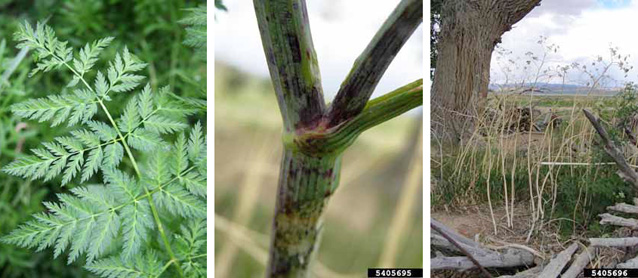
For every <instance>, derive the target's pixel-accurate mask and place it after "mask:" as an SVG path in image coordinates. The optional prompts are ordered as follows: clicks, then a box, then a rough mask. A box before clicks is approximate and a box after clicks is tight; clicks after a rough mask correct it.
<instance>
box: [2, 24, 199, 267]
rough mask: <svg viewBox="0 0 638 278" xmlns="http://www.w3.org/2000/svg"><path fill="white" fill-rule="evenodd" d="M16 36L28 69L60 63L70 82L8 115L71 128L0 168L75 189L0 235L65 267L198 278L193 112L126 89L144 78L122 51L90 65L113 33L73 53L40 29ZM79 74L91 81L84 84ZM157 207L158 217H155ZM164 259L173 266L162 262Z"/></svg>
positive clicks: (162, 96)
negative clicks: (30, 62)
mask: <svg viewBox="0 0 638 278" xmlns="http://www.w3.org/2000/svg"><path fill="white" fill-rule="evenodd" d="M15 38H16V40H18V43H19V44H18V45H19V47H30V48H31V49H33V51H34V52H35V53H36V55H38V58H39V63H38V64H37V66H36V69H34V70H33V71H32V74H35V73H38V72H46V71H50V70H53V69H58V68H59V69H63V70H69V71H70V72H71V73H72V74H73V78H72V80H70V81H69V83H68V85H67V86H68V87H70V88H71V89H69V91H71V93H66V94H57V95H56V94H51V95H49V96H48V97H46V98H40V99H31V100H27V101H25V102H22V103H18V104H15V105H14V106H12V110H13V112H14V114H16V115H17V116H20V117H23V118H26V119H29V120H36V121H39V122H44V121H49V122H50V123H51V125H52V126H57V125H61V124H63V123H64V124H66V125H68V126H69V127H71V126H77V127H75V129H73V130H72V131H70V132H69V133H68V134H67V135H64V136H60V137H57V138H55V139H54V140H53V141H51V142H43V143H42V146H40V147H38V148H35V149H32V150H31V153H30V154H28V155H24V156H22V157H20V158H18V159H17V160H15V161H13V162H12V163H10V164H9V165H6V166H4V167H3V168H2V170H3V171H4V172H6V173H9V174H11V175H15V176H20V177H23V178H28V179H44V180H53V179H59V180H60V183H61V185H66V184H69V183H72V182H75V183H77V184H78V186H75V187H73V188H72V189H69V190H70V193H61V194H58V195H57V198H58V201H57V202H45V203H44V206H45V207H46V209H47V210H46V211H45V212H41V213H37V214H35V215H33V219H32V220H30V221H28V222H26V223H24V224H22V225H21V226H19V227H18V228H17V229H15V230H14V231H12V232H11V233H10V234H8V235H5V236H3V237H1V238H0V241H2V242H4V243H9V244H14V245H18V246H22V247H29V248H35V249H36V250H38V251H40V250H44V249H47V248H52V249H53V255H54V256H55V257H57V256H60V255H62V254H66V255H67V256H68V257H67V258H68V262H69V263H71V262H75V261H77V260H78V259H80V258H82V257H84V258H85V261H86V264H87V265H86V266H85V268H86V269H87V270H88V271H90V272H92V273H94V274H96V275H99V276H101V277H159V276H160V275H164V276H166V277H169V276H170V277H172V276H173V275H175V274H180V273H183V274H185V275H186V277H204V276H205V273H206V264H205V257H206V256H205V254H206V249H205V243H206V234H205V232H206V226H205V223H206V176H205V172H206V169H205V161H206V137H205V136H204V134H203V130H202V126H201V124H200V123H197V124H196V125H194V126H193V127H192V128H190V127H189V125H188V124H187V121H186V116H188V115H192V114H193V113H195V112H196V111H195V110H193V109H192V108H191V107H190V106H188V105H186V104H185V103H184V102H183V101H182V100H180V99H179V98H174V97H171V96H172V95H171V93H170V92H169V90H168V89H167V88H162V89H161V90H160V92H153V91H152V90H151V87H150V85H149V84H147V85H146V86H145V87H144V88H143V89H141V90H140V92H135V89H136V88H137V87H138V86H139V84H140V82H141V81H142V80H143V79H144V77H143V76H141V75H137V74H136V72H139V71H141V70H142V69H143V68H144V67H145V66H146V64H145V63H142V62H141V61H139V59H137V58H136V57H135V56H134V55H132V54H131V53H130V52H129V51H128V49H127V48H124V49H123V50H122V51H121V52H120V53H118V54H116V56H115V58H114V59H113V60H112V61H109V62H108V67H107V68H106V69H101V70H97V69H94V67H95V65H96V64H97V61H98V58H99V55H100V53H101V52H102V51H103V50H104V48H106V47H107V46H108V45H109V44H110V43H111V42H112V41H113V38H104V39H101V40H97V41H95V42H92V43H90V44H86V45H85V46H84V47H83V48H81V49H80V50H79V51H78V52H74V51H73V49H71V48H69V47H67V43H66V42H63V41H60V40H58V39H57V38H56V37H55V33H54V32H53V30H52V29H51V28H49V27H48V26H45V25H42V24H37V26H36V28H35V29H33V28H32V27H31V26H30V25H29V24H28V23H27V24H25V25H23V26H22V27H21V28H20V31H19V32H18V33H17V34H16V35H15ZM91 71H93V73H92V74H87V73H90V72H91ZM86 76H95V78H94V79H93V80H90V82H89V81H88V80H87V79H86V78H85V77H86ZM124 92H128V93H130V94H129V95H128V96H127V97H128V98H129V100H128V102H127V104H126V107H125V109H124V111H123V112H122V113H121V114H120V115H112V114H111V111H109V106H110V105H120V104H119V103H113V104H112V103H111V98H110V97H109V95H110V94H113V93H124ZM96 115H99V116H96ZM97 117H99V120H98V118H97ZM189 128H190V131H188V129H189ZM189 132H190V133H189ZM175 133H179V134H177V135H176V136H171V134H175ZM185 134H189V135H188V136H186V135H185ZM172 138H177V139H176V140H175V142H174V143H172V142H171V140H172ZM125 155H126V159H125V158H124V156H125ZM173 156H175V157H176V159H171V158H172V157H173ZM138 164H139V165H140V166H142V167H141V168H139V169H138ZM140 169H141V170H140ZM131 173H134V174H135V176H133V175H131ZM89 182H91V183H90V184H89ZM158 209H159V211H160V212H159V215H161V216H162V217H156V216H157V215H158V213H157V211H158ZM163 221H165V222H166V223H168V224H170V225H167V224H166V223H162V222H163ZM160 227H161V229H160ZM167 234H168V235H169V236H170V237H171V239H170V240H169V239H168V236H167ZM171 250H175V252H172V251H171ZM157 252H163V253H166V254H161V255H159V254H157ZM169 259H170V262H171V264H172V265H174V268H173V271H170V270H167V268H166V267H164V266H165V265H166V263H165V262H164V260H166V261H169ZM171 264H168V265H167V266H170V265H171Z"/></svg>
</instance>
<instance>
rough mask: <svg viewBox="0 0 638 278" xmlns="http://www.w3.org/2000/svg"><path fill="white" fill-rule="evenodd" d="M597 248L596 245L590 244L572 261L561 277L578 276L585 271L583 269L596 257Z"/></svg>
mask: <svg viewBox="0 0 638 278" xmlns="http://www.w3.org/2000/svg"><path fill="white" fill-rule="evenodd" d="M596 250H597V248H596V247H594V246H589V247H587V249H585V250H583V252H581V253H580V254H579V255H578V257H576V260H574V262H573V263H572V265H571V266H570V267H569V268H568V269H567V271H565V273H563V275H561V276H560V277H561V278H576V277H578V275H580V274H581V273H582V272H583V269H584V268H585V267H586V266H587V265H588V264H589V262H591V260H592V259H593V258H594V255H595V253H596Z"/></svg>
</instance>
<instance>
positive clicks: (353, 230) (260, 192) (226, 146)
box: [215, 10, 423, 278]
mask: <svg viewBox="0 0 638 278" xmlns="http://www.w3.org/2000/svg"><path fill="white" fill-rule="evenodd" d="M231 12H232V10H231ZM255 47H260V46H255ZM421 123H422V122H421V117H420V115H419V113H410V114H407V115H404V116H401V117H399V118H396V119H393V120H391V121H389V122H386V123H385V124H382V125H380V126H377V127H374V128H372V129H371V130H369V131H366V132H365V133H364V134H363V135H362V136H361V137H360V138H359V139H358V140H357V142H356V143H355V144H354V145H353V146H352V147H350V148H349V149H348V150H347V151H346V153H345V156H344V158H343V163H342V165H343V169H342V175H341V183H340V185H339V188H338V189H337V192H336V193H335V195H333V197H332V198H331V199H330V201H329V204H328V211H327V213H326V217H325V219H324V235H323V239H322V241H321V246H320V247H319V252H318V257H317V258H318V263H317V264H316V265H315V266H314V268H313V270H312V274H313V276H314V277H363V276H364V275H365V274H364V273H365V271H367V268H371V267H377V266H379V265H380V264H383V263H382V261H384V262H385V264H389V265H392V266H395V267H422V260H423V249H422V242H423V227H422V226H423V220H422V218H423V215H422V206H423V203H422V164H421V163H422V151H421V142H422V140H421V138H422V137H421V134H422V129H421V127H422V124H421ZM281 153H282V146H281V116H280V114H279V108H278V107H277V103H276V99H275V94H274V92H273V89H272V85H271V83H270V81H269V80H267V79H263V78H257V77H255V76H251V75H249V74H247V73H245V72H241V71H239V70H237V69H235V68H233V67H231V66H229V65H227V64H224V63H221V62H216V63H215V214H216V218H215V274H216V275H215V277H220V278H223V277H263V275H264V271H265V263H266V260H267V254H268V247H269V241H270V229H271V225H272V216H273V213H274V204H275V193H276V187H277V179H278V175H279V161H280V158H281ZM402 197H403V199H401V198H402ZM399 204H402V205H403V206H404V207H403V208H402V209H399ZM393 221H394V222H393ZM397 221H398V222H397ZM384 256H385V257H384Z"/></svg>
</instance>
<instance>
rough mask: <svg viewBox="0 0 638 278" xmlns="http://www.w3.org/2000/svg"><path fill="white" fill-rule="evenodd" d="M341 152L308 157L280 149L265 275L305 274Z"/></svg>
mask: <svg viewBox="0 0 638 278" xmlns="http://www.w3.org/2000/svg"><path fill="white" fill-rule="evenodd" d="M340 169H341V155H340V154H339V155H331V156H324V157H310V156H307V155H305V154H302V153H301V152H296V151H293V150H291V149H289V148H286V149H285V150H284V155H283V159H282V163H281V170H280V175H279V186H278V189H277V204H276V208H275V217H274V220H273V229H272V238H271V248H270V259H269V262H268V273H267V276H268V277H308V273H309V265H310V262H311V261H312V257H313V255H314V254H315V253H316V249H318V247H319V244H318V242H319V238H320V236H321V230H322V216H323V212H324V210H325V206H326V204H327V202H328V199H329V197H330V196H331V195H332V194H333V193H334V191H335V190H336V188H337V185H338V184H339V172H340Z"/></svg>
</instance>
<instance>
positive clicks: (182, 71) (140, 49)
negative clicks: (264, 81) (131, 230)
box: [0, 0, 206, 278]
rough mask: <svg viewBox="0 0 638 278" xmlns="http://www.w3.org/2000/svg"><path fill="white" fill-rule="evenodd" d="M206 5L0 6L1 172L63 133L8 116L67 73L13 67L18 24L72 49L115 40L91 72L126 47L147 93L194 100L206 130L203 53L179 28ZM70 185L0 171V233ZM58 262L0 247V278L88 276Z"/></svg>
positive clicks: (133, 1) (42, 2)
mask: <svg viewBox="0 0 638 278" xmlns="http://www.w3.org/2000/svg"><path fill="white" fill-rule="evenodd" d="M205 4H206V2H205V1H185V0H66V1H64V0H31V1H29V0H0V77H1V78H0V167H2V166H4V165H6V164H7V163H9V162H10V161H12V160H13V159H15V158H16V157H17V156H19V155H21V154H22V153H25V152H28V150H29V149H31V148H34V147H36V146H38V145H39V144H40V142H42V141H50V140H52V139H53V138H54V137H55V136H57V135H60V134H64V133H67V132H68V131H69V130H70V129H69V128H67V127H65V126H64V125H62V127H57V128H55V129H53V128H50V127H49V124H48V123H37V122H33V121H22V120H21V119H19V118H17V117H14V116H13V115H11V111H10V106H11V105H12V104H14V103H17V102H20V101H23V100H26V99H30V98H38V97H43V96H46V95H47V94H49V93H53V92H55V93H59V92H60V91H61V90H65V85H66V84H67V83H68V81H69V80H70V74H68V73H65V72H64V71H53V72H51V73H46V74H37V75H35V76H34V77H28V73H29V71H30V69H31V68H32V67H33V66H34V58H32V57H31V55H30V53H29V54H27V55H26V57H25V58H24V59H22V60H19V59H18V60H19V63H15V62H14V61H16V60H15V57H16V56H17V55H18V50H17V49H16V48H15V43H14V41H13V39H12V34H13V33H14V32H15V30H16V28H17V26H18V24H20V23H23V22H24V21H25V20H26V21H28V22H29V23H31V24H32V25H35V22H37V21H46V22H47V24H48V25H49V26H51V27H52V28H53V29H54V30H55V31H56V33H57V35H58V37H59V38H60V39H61V40H68V41H69V43H70V45H72V46H73V47H75V48H78V47H81V46H83V45H84V44H86V43H88V42H91V41H93V40H96V39H99V38H103V37H106V36H112V37H115V40H114V41H113V43H112V44H111V46H110V47H109V48H107V49H106V51H105V52H104V53H103V54H102V55H101V57H100V58H101V59H100V62H98V64H97V66H96V68H101V67H103V66H104V64H105V63H104V61H108V60H111V59H112V58H113V57H114V55H115V52H116V51H120V50H121V49H122V48H123V47H124V46H125V45H126V46H127V47H128V48H129V50H130V51H131V53H133V54H135V55H137V56H138V57H139V58H140V59H141V60H143V61H144V62H147V63H148V64H149V66H148V67H147V68H146V72H143V73H142V74H143V75H145V76H148V82H150V84H151V86H152V87H153V89H158V88H160V87H163V86H167V85H169V86H171V88H172V91H173V93H174V94H175V96H176V97H178V98H184V99H186V100H194V99H197V100H198V101H194V102H195V103H196V104H198V105H199V106H200V108H202V109H203V110H202V112H201V113H199V114H198V115H197V116H195V117H196V118H197V119H192V120H193V121H196V120H202V121H203V123H204V124H205V106H204V105H203V104H202V102H203V101H205V98H206V60H205V57H203V56H205V55H203V56H202V55H199V53H198V51H197V50H195V49H193V48H191V47H189V46H187V45H184V43H183V42H184V40H185V39H186V37H185V36H186V30H185V27H186V26H185V25H184V24H181V23H179V21H180V19H183V18H184V17H186V16H188V14H189V11H188V10H187V9H189V8H195V7H198V6H202V5H205ZM14 64H17V68H16V69H15V71H13V72H12V74H11V75H10V76H9V77H8V78H6V79H5V78H4V77H5V75H4V74H3V73H5V72H6V70H7V69H9V68H11V67H12V65H14ZM90 78H92V77H90ZM122 97H127V96H122ZM113 101H114V102H113V103H117V102H118V101H120V100H118V99H114V100H113ZM114 108H115V109H116V110H117V107H115V106H114ZM122 108H123V107H122ZM116 112H117V111H116ZM72 186H73V185H70V186H69V187H65V188H61V187H60V182H59V181H58V180H53V181H51V182H46V183H45V182H42V181H41V180H38V181H33V182H31V181H25V180H22V179H19V178H16V177H12V176H9V175H7V174H5V173H2V172H0V235H6V234H7V233H9V232H10V231H11V230H13V229H14V228H15V227H16V226H17V225H18V224H20V223H23V222H25V221H26V220H28V219H29V218H30V215H31V214H33V213H35V212H41V211H43V210H44V208H43V206H42V205H41V204H42V202H43V201H53V200H55V199H56V198H55V193H58V192H68V189H69V188H71V187H72ZM61 257H62V258H58V259H53V253H52V252H50V250H45V251H41V252H35V251H34V250H27V249H23V248H18V247H15V246H11V245H5V244H2V243H0V277H1V278H4V277H88V276H89V274H88V273H87V272H86V271H84V270H82V269H81V267H80V266H81V265H83V262H79V263H78V262H76V263H74V264H72V265H70V266H67V263H66V260H65V259H64V256H61Z"/></svg>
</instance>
